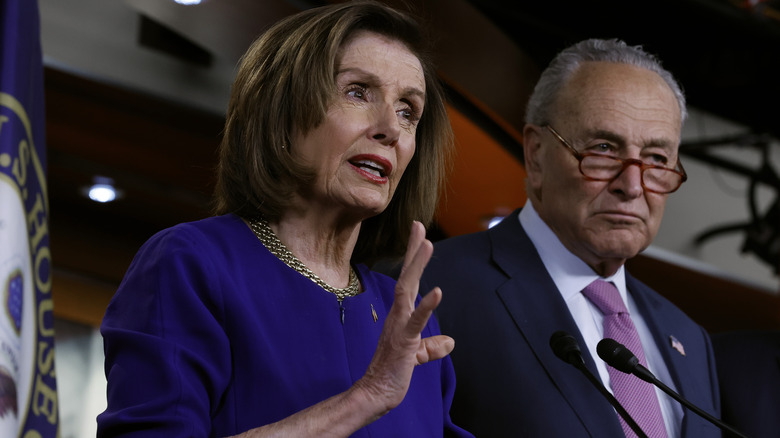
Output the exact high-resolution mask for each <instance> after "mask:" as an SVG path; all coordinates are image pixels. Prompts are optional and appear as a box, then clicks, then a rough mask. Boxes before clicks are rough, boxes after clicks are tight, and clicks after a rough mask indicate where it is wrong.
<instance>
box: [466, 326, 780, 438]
mask: <svg viewBox="0 0 780 438" xmlns="http://www.w3.org/2000/svg"><path fill="white" fill-rule="evenodd" d="M712 345H713V347H714V349H715V359H716V361H717V363H718V379H719V381H720V390H721V406H722V410H723V421H725V422H726V423H727V424H730V425H731V426H733V427H734V428H736V429H737V430H739V431H740V432H742V433H744V434H745V435H747V436H749V437H750V438H777V437H778V436H780V330H745V331H735V332H727V333H716V334H714V335H712ZM456 376H457V374H456Z"/></svg>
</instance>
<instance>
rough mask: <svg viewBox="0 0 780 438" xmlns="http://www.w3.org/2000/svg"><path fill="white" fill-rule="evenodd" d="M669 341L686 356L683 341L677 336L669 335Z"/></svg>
mask: <svg viewBox="0 0 780 438" xmlns="http://www.w3.org/2000/svg"><path fill="white" fill-rule="evenodd" d="M669 342H670V343H671V344H672V348H674V349H675V350H677V352H678V353H680V354H682V355H683V356H685V347H683V344H682V342H680V341H678V340H677V338H675V337H674V336H669Z"/></svg>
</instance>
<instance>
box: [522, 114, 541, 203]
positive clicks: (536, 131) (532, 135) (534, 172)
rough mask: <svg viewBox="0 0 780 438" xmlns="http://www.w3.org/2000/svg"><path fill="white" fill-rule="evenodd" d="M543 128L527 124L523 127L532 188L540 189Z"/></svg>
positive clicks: (528, 173) (529, 180) (529, 179)
mask: <svg viewBox="0 0 780 438" xmlns="http://www.w3.org/2000/svg"><path fill="white" fill-rule="evenodd" d="M543 133H544V132H543V128H542V127H541V126H536V125H531V124H526V125H525V126H524V127H523V158H524V159H525V172H526V174H527V175H528V183H529V184H530V188H533V189H538V188H539V186H540V185H541V182H542V155H543V151H542V135H543Z"/></svg>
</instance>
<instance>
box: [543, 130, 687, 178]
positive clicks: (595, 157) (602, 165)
mask: <svg viewBox="0 0 780 438" xmlns="http://www.w3.org/2000/svg"><path fill="white" fill-rule="evenodd" d="M544 127H545V128H547V130H548V131H550V133H551V134H552V135H553V136H555V138H557V139H558V141H559V142H561V144H562V145H563V146H565V147H566V149H568V150H569V152H571V153H572V155H574V158H576V159H577V161H579V162H580V173H581V174H582V176H584V177H585V179H587V180H589V181H613V180H614V179H615V178H617V177H618V175H620V174H621V173H623V171H624V170H626V168H627V167H628V166H633V165H637V166H639V169H640V171H641V174H642V187H643V188H644V189H645V190H647V191H649V192H653V193H660V194H666V193H672V192H674V191H676V190H677V189H679V188H680V186H681V185H682V183H684V182H685V181H686V180H687V179H688V175H687V174H686V173H685V169H683V167H682V163H680V159H679V157H678V158H677V165H676V166H675V167H676V168H679V169H680V170H675V169H669V168H668V167H663V166H657V165H655V164H647V163H644V162H643V161H642V160H637V159H633V158H627V159H622V158H617V157H611V156H609V155H603V154H596V153H593V152H578V151H577V149H574V147H572V145H570V144H569V142H568V141H566V139H564V138H563V137H561V134H558V132H557V131H556V130H555V129H553V127H552V126H550V125H545V126H544Z"/></svg>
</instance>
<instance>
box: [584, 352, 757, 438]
mask: <svg viewBox="0 0 780 438" xmlns="http://www.w3.org/2000/svg"><path fill="white" fill-rule="evenodd" d="M596 352H597V353H598V355H599V357H600V358H601V359H602V360H603V361H604V362H606V363H607V364H608V365H609V366H611V367H613V368H615V369H616V370H618V371H622V372H624V373H626V374H633V375H635V376H637V377H639V378H640V379H642V380H644V381H645V382H648V383H652V384H653V385H655V386H657V387H658V388H660V389H661V390H662V391H663V392H665V393H667V394H669V396H671V397H672V398H673V399H675V400H677V401H678V402H680V404H682V405H683V406H685V407H687V408H688V409H690V410H692V411H693V412H695V413H696V414H697V415H699V416H700V417H702V418H704V419H705V420H707V421H709V422H710V423H712V424H714V425H716V426H718V427H719V428H721V429H723V430H725V431H728V432H730V433H732V434H733V435H735V436H738V437H741V438H747V437H746V436H745V435H744V434H742V433H741V432H739V431H737V430H736V429H734V428H733V427H731V426H729V425H728V424H726V423H724V422H722V421H720V420H719V419H717V418H715V417H713V416H712V415H710V414H708V413H707V412H705V411H704V410H702V409H700V408H699V407H698V406H696V405H694V404H693V403H691V402H689V401H688V400H686V399H685V398H683V397H682V396H681V395H680V394H678V393H676V392H674V391H673V390H672V389H671V388H669V387H668V386H666V385H665V384H664V383H663V382H661V381H660V380H658V379H657V378H656V377H655V376H654V375H653V373H652V372H650V370H648V369H647V368H645V367H644V366H643V365H642V364H640V363H639V359H637V357H636V356H635V355H634V353H632V352H631V350H629V349H628V348H626V346H625V345H623V344H621V343H620V342H618V341H616V340H614V339H611V338H604V339H602V340H601V341H599V343H598V345H597V346H596Z"/></svg>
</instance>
